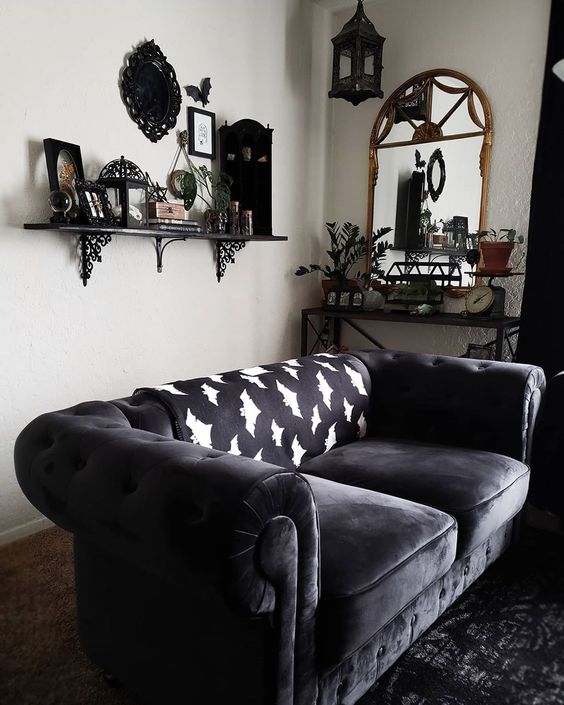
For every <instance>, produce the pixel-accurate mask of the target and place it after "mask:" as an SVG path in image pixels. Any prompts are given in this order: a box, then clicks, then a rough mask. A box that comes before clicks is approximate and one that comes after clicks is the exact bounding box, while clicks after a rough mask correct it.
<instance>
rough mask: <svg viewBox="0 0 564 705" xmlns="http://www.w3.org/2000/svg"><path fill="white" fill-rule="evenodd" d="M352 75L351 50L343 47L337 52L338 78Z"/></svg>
mask: <svg viewBox="0 0 564 705" xmlns="http://www.w3.org/2000/svg"><path fill="white" fill-rule="evenodd" d="M351 73H352V50H351V48H350V47H343V48H342V49H340V51H339V78H340V79H341V78H348V77H349V76H350V75H351Z"/></svg>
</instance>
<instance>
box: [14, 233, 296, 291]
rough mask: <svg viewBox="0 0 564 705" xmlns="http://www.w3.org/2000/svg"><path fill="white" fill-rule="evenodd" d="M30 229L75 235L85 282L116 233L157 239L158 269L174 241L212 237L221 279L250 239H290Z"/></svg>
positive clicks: (282, 238)
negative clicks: (78, 245)
mask: <svg viewBox="0 0 564 705" xmlns="http://www.w3.org/2000/svg"><path fill="white" fill-rule="evenodd" d="M24 228H25V229H26V230H57V231H59V232H63V233H68V234H69V235H75V236H78V238H79V244H80V278H81V279H82V283H83V285H84V286H86V285H87V283H88V280H89V279H90V276H91V274H92V269H93V266H94V262H101V261H102V247H105V246H106V245H107V244H108V243H109V242H111V239H112V235H128V236H133V237H151V238H153V239H154V241H155V251H156V255H157V272H162V268H163V252H164V250H165V248H166V247H167V246H168V245H170V243H171V242H178V241H180V240H211V241H214V242H215V243H216V244H215V247H216V276H217V281H218V282H220V281H221V279H222V277H223V275H224V274H225V271H226V269H227V265H228V264H233V263H234V262H235V254H236V253H237V252H239V251H240V250H242V249H243V247H245V245H246V244H247V242H281V241H286V240H288V238H287V237H285V236H279V235H262V236H260V235H259V236H256V235H255V236H252V237H249V236H247V235H227V234H225V233H189V232H186V231H183V230H177V231H175V230H168V229H167V230H166V234H165V232H164V231H158V230H155V229H153V228H124V227H119V226H111V225H109V226H98V225H74V224H70V223H26V224H25V225H24Z"/></svg>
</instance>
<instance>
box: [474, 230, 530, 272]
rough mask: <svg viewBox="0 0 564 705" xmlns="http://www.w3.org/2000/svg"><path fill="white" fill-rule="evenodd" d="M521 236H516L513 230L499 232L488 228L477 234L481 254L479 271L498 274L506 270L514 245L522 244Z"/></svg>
mask: <svg viewBox="0 0 564 705" xmlns="http://www.w3.org/2000/svg"><path fill="white" fill-rule="evenodd" d="M523 241H524V240H523V236H522V235H519V236H518V235H517V232H516V231H515V230H514V229H513V228H502V229H501V230H499V231H496V230H494V229H493V228H490V229H489V230H482V231H481V232H480V233H479V234H478V243H479V249H480V252H481V254H482V264H481V266H480V269H485V270H487V271H491V272H500V271H504V270H506V269H508V266H507V265H508V262H509V258H510V257H511V253H512V251H513V248H514V247H515V245H516V244H522V243H523Z"/></svg>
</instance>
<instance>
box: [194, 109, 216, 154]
mask: <svg viewBox="0 0 564 705" xmlns="http://www.w3.org/2000/svg"><path fill="white" fill-rule="evenodd" d="M188 153H189V154H191V155H192V156H194V157H203V158H204V159H215V114H214V113H210V112H209V111H208V110H200V109H199V108H193V107H189V108H188Z"/></svg>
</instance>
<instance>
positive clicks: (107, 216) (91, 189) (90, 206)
mask: <svg viewBox="0 0 564 705" xmlns="http://www.w3.org/2000/svg"><path fill="white" fill-rule="evenodd" d="M76 190H77V192H78V200H79V203H80V211H81V214H82V216H83V217H84V220H85V221H86V222H87V223H88V225H115V217H114V214H113V211H112V207H111V205H110V199H109V198H108V194H107V192H106V187H105V186H104V185H102V184H98V183H96V182H95V181H77V182H76Z"/></svg>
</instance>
